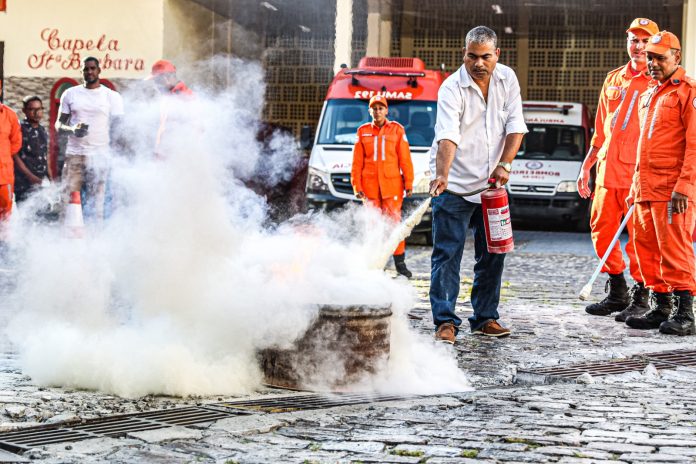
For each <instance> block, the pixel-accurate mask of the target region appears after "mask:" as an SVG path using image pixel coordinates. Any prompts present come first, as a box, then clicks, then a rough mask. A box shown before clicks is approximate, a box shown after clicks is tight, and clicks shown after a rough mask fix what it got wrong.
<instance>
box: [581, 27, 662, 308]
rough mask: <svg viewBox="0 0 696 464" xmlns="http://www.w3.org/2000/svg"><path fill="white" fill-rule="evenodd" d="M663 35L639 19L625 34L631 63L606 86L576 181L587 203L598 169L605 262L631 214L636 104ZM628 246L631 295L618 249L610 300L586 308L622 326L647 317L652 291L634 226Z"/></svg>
mask: <svg viewBox="0 0 696 464" xmlns="http://www.w3.org/2000/svg"><path fill="white" fill-rule="evenodd" d="M658 31H659V28H658V27H657V24H655V23H654V22H653V21H651V20H649V19H647V18H636V19H634V20H633V22H632V23H631V25H630V26H629V27H628V29H627V30H626V34H627V44H626V49H627V51H628V55H629V57H630V58H631V61H629V62H628V63H627V64H626V65H624V66H621V67H620V68H617V69H614V70H613V71H610V72H609V74H608V75H607V77H606V79H605V80H604V85H603V86H602V93H601V94H600V96H599V104H598V105H597V116H596V119H595V133H594V136H593V137H592V147H591V148H590V151H589V153H588V154H587V157H586V158H585V161H584V162H583V166H582V169H581V170H580V176H579V177H578V193H579V194H580V196H582V197H583V198H588V197H589V196H590V194H591V192H590V189H589V186H588V183H589V179H590V169H591V168H592V166H593V165H594V164H595V163H597V179H596V186H595V190H594V200H593V202H592V212H591V218H590V228H591V230H592V243H593V244H594V248H595V252H596V253H597V256H600V257H602V256H604V254H605V253H606V251H607V249H608V248H609V244H610V243H611V241H612V239H613V238H614V235H615V234H616V231H617V230H618V229H619V226H620V224H621V220H622V219H623V216H624V215H625V214H626V212H627V211H628V206H626V202H625V199H626V196H628V191H629V189H630V187H631V180H632V178H633V172H634V171H635V165H636V146H637V144H638V134H639V132H640V124H639V120H638V104H639V101H640V95H642V94H643V93H644V92H645V90H646V89H647V88H648V83H649V82H650V76H649V75H648V72H647V69H646V65H647V60H646V56H645V47H646V45H647V43H648V40H649V38H650V36H652V35H653V34H656V33H657V32H658ZM626 228H627V231H628V236H629V240H628V244H627V245H626V254H627V255H628V261H629V272H630V274H631V277H633V280H634V281H635V284H634V285H633V288H631V290H630V291H629V290H628V285H627V284H626V280H625V279H624V275H623V272H624V269H626V264H625V263H624V259H623V255H622V253H621V246H620V244H618V243H617V244H616V245H615V246H614V248H613V249H612V251H611V253H610V255H609V257H608V259H607V261H606V263H605V264H604V267H603V268H602V272H604V273H607V274H609V280H608V281H607V286H608V289H609V294H608V295H607V297H606V298H604V299H603V300H602V301H600V302H598V303H593V304H591V305H589V306H587V307H586V308H585V311H587V312H588V313H589V314H592V315H595V316H608V315H610V314H611V313H615V312H619V314H617V315H616V317H615V319H616V320H617V321H620V322H624V321H625V320H626V318H627V317H629V316H639V315H641V314H644V313H645V312H646V311H648V309H649V306H648V289H647V288H646V287H645V285H644V282H643V278H642V277H641V274H640V270H639V269H638V263H637V261H636V254H635V249H634V246H633V242H632V240H631V237H633V226H632V223H631V222H630V221H629V222H628V224H627V225H626Z"/></svg>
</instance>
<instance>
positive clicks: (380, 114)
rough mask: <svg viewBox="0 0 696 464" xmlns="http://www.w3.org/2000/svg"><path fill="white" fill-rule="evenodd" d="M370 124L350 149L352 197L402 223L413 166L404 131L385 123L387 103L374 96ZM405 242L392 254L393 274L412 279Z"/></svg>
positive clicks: (410, 188)
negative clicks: (407, 265) (404, 202)
mask: <svg viewBox="0 0 696 464" xmlns="http://www.w3.org/2000/svg"><path fill="white" fill-rule="evenodd" d="M369 112H370V115H371V116H372V122H368V123H365V124H363V125H362V126H360V127H359V128H358V140H357V142H356V143H355V147H354V148H353V167H352V169H351V183H352V184H353V191H354V192H355V196H356V197H357V198H358V199H360V200H363V201H365V202H367V203H368V204H370V205H372V206H374V207H376V208H379V209H381V210H382V212H383V213H384V214H385V215H387V216H388V217H390V218H392V219H393V220H394V221H400V220H401V205H402V204H403V201H404V195H406V196H407V197H408V196H411V191H412V190H413V164H412V162H411V151H410V149H409V146H408V140H407V138H406V131H405V130H404V127H403V126H402V125H401V124H399V123H398V122H396V121H390V120H388V119H387V112H388V104H387V99H386V98H384V96H382V95H375V96H374V97H372V98H371V99H370V103H369ZM405 258H406V242H401V243H399V246H397V247H396V250H394V266H395V267H396V272H398V273H399V274H401V275H403V276H406V277H407V278H411V275H412V274H411V271H409V270H408V268H407V267H406V259H405Z"/></svg>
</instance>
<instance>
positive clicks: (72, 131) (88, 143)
mask: <svg viewBox="0 0 696 464" xmlns="http://www.w3.org/2000/svg"><path fill="white" fill-rule="evenodd" d="M100 72H101V68H100V67H99V60H97V59H96V58H94V57H92V56H90V57H87V58H85V59H84V61H83V66H82V77H83V79H84V82H83V84H82V85H77V86H75V87H71V88H69V89H68V90H66V91H65V92H63V95H62V96H61V98H60V109H59V110H58V113H59V114H60V116H59V117H58V120H57V121H56V124H55V128H56V130H58V131H59V132H62V133H65V134H68V145H67V148H66V150H65V164H64V165H63V172H62V181H63V183H64V185H65V186H66V189H65V190H66V194H65V202H66V203H67V202H68V201H69V199H70V192H80V191H82V190H83V188H84V191H85V197H84V198H83V199H82V204H83V206H85V213H86V216H94V217H95V218H96V219H97V220H102V219H103V218H104V203H105V199H106V181H107V178H108V174H109V167H110V164H111V156H112V150H111V145H112V142H115V141H116V140H117V139H118V138H119V137H120V135H119V129H120V127H121V121H122V117H123V99H122V98H121V95H119V94H118V93H117V92H114V91H113V90H111V89H110V88H108V87H106V86H104V85H102V84H101V83H100V82H99V74H100Z"/></svg>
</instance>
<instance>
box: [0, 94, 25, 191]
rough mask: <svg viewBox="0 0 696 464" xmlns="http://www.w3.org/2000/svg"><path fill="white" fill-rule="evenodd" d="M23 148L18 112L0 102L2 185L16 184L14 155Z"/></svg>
mask: <svg viewBox="0 0 696 464" xmlns="http://www.w3.org/2000/svg"><path fill="white" fill-rule="evenodd" d="M20 148H22V130H21V129H20V127H19V119H18V118H17V114H16V113H15V112H14V111H12V110H11V109H10V108H9V107H7V106H5V105H3V104H2V103H0V185H5V184H14V162H13V161H12V156H13V155H14V154H16V153H17V152H18V151H19V150H20Z"/></svg>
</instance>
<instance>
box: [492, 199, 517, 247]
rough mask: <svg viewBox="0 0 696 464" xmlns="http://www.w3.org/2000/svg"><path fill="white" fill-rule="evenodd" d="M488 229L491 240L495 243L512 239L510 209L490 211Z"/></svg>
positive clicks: (506, 207)
mask: <svg viewBox="0 0 696 464" xmlns="http://www.w3.org/2000/svg"><path fill="white" fill-rule="evenodd" d="M488 227H489V228H490V230H489V233H490V238H491V240H493V241H500V240H507V239H509V238H512V223H511V221H510V207H509V206H504V207H502V208H489V209H488Z"/></svg>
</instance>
